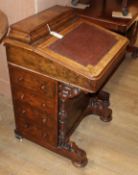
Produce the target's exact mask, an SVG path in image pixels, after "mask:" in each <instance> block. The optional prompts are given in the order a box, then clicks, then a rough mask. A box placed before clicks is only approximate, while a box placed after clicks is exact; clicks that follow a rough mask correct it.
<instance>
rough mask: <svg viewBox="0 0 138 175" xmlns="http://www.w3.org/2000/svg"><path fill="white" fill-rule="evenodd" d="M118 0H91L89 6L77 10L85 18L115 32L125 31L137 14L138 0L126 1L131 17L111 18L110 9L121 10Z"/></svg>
mask: <svg viewBox="0 0 138 175" xmlns="http://www.w3.org/2000/svg"><path fill="white" fill-rule="evenodd" d="M121 7H122V6H121V1H119V0H112V1H111V0H98V2H97V0H93V1H92V3H91V7H90V8H87V9H86V10H80V11H77V12H78V13H79V14H80V16H81V17H83V18H85V19H86V18H87V19H88V20H91V21H93V22H95V23H97V24H98V23H100V24H103V26H104V27H107V28H108V29H111V30H114V31H117V32H126V31H127V30H128V29H129V27H130V26H131V25H132V24H133V23H134V21H135V20H136V18H137V16H138V1H137V0H130V1H128V10H129V12H131V13H132V16H133V18H132V19H118V18H112V11H121V10H122V9H121Z"/></svg>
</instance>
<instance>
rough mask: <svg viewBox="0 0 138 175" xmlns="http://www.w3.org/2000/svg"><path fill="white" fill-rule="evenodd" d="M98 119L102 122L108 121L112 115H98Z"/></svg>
mask: <svg viewBox="0 0 138 175" xmlns="http://www.w3.org/2000/svg"><path fill="white" fill-rule="evenodd" d="M100 119H101V120H102V121H103V122H110V121H111V120H112V115H109V116H100Z"/></svg>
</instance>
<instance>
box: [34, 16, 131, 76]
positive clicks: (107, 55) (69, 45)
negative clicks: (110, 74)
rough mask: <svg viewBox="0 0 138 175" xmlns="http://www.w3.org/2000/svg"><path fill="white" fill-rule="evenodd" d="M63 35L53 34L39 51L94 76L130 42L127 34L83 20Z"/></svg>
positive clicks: (63, 31) (79, 71)
mask: <svg viewBox="0 0 138 175" xmlns="http://www.w3.org/2000/svg"><path fill="white" fill-rule="evenodd" d="M61 34H62V35H63V36H64V38H63V39H61V40H60V39H57V38H56V37H51V38H50V39H48V40H46V41H44V42H42V43H41V44H40V45H39V46H38V47H37V48H36V51H37V52H38V53H39V54H43V55H47V56H49V58H51V59H52V60H54V61H55V62H58V63H60V64H62V65H64V66H66V67H70V69H72V70H73V71H77V72H78V73H80V74H82V75H85V76H86V77H88V78H90V79H91V78H94V77H98V76H100V75H101V73H102V72H103V70H105V68H106V66H108V65H109V64H110V62H112V61H113V60H114V59H116V58H117V57H118V55H119V54H120V53H121V52H122V50H123V49H124V48H125V47H126V46H127V44H128V40H127V39H126V38H125V37H123V36H121V35H118V34H116V33H113V32H110V31H108V30H106V29H104V28H102V27H100V26H97V25H95V24H92V23H90V22H88V21H87V20H82V19H80V20H78V21H76V22H75V23H73V24H72V25H70V26H69V27H68V28H66V29H64V30H62V31H61Z"/></svg>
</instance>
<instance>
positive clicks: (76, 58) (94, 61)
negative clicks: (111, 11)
mask: <svg viewBox="0 0 138 175" xmlns="http://www.w3.org/2000/svg"><path fill="white" fill-rule="evenodd" d="M47 24H48V25H49V26H50V28H51V30H52V31H53V30H54V31H56V32H60V34H62V36H63V38H62V39H58V38H56V37H54V36H52V35H50V34H49V31H48V27H47ZM127 44H128V40H127V39H126V38H125V37H122V36H120V35H118V34H115V33H112V32H110V31H107V30H106V29H103V28H101V27H98V26H96V25H95V24H92V23H90V22H88V21H86V20H80V19H77V18H76V17H75V16H74V14H73V12H72V10H71V9H70V8H65V7H61V6H54V7H52V8H50V9H48V10H45V11H43V12H40V13H38V14H36V15H34V16H31V17H29V18H27V19H24V20H22V21H20V22H18V23H16V24H14V25H12V26H11V28H10V33H9V36H8V37H7V39H6V40H5V45H6V49H7V58H8V65H9V72H10V79H11V89H12V97H13V104H14V113H15V122H16V129H15V133H16V137H17V138H19V139H21V138H22V137H24V138H27V139H29V140H31V141H33V142H36V143H38V144H40V145H42V146H44V147H46V148H47V149H49V150H51V151H54V152H56V153H58V154H60V155H63V156H65V157H67V158H69V159H71V161H72V162H73V163H74V164H75V165H76V166H85V165H86V164H87V157H86V153H85V151H83V150H82V149H80V148H79V147H78V146H77V145H76V144H75V142H72V141H70V136H71V134H72V133H73V131H74V130H75V128H76V127H77V125H78V124H79V122H80V121H81V120H82V119H83V117H84V116H87V115H88V114H97V115H99V116H100V119H101V120H103V121H105V122H108V121H110V120H111V119H112V117H111V114H112V110H111V109H109V108H108V107H109V94H108V93H106V92H103V91H101V87H102V85H103V83H105V81H106V80H107V78H108V77H109V76H110V74H111V73H112V72H113V71H114V69H115V68H116V67H117V65H118V64H119V62H120V61H121V59H122V57H123V56H124V54H125V50H126V47H127Z"/></svg>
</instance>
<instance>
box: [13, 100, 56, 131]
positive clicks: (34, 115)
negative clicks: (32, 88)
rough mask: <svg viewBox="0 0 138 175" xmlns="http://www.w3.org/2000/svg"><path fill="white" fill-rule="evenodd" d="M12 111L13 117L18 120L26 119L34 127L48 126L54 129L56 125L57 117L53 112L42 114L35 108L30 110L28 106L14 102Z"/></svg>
mask: <svg viewBox="0 0 138 175" xmlns="http://www.w3.org/2000/svg"><path fill="white" fill-rule="evenodd" d="M14 111H15V115H16V117H18V118H26V119H27V120H30V121H31V122H32V123H34V124H35V125H36V124H37V125H38V126H40V127H42V126H45V125H46V126H48V127H49V128H51V126H52V128H55V127H56V124H57V116H56V113H54V112H53V111H50V112H46V111H45V112H43V111H41V110H38V109H36V108H32V107H31V106H30V105H28V104H24V103H19V102H18V101H17V102H14Z"/></svg>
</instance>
